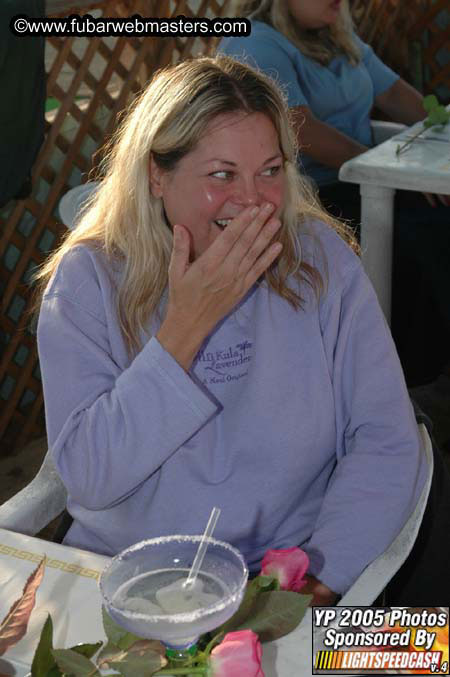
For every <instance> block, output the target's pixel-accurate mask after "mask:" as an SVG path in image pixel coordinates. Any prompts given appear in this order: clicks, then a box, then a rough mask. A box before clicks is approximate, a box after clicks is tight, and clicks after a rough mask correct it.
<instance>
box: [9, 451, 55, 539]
mask: <svg viewBox="0 0 450 677" xmlns="http://www.w3.org/2000/svg"><path fill="white" fill-rule="evenodd" d="M66 500H67V491H66V488H65V487H64V484H63V483H62V481H61V479H60V477H59V475H58V473H57V472H56V469H55V466H54V465H53V461H52V459H51V457H50V454H49V453H48V452H47V455H46V456H45V459H44V462H43V464H42V466H41V468H40V470H39V472H38V474H37V475H36V477H35V478H34V479H33V480H32V481H31V482H30V484H28V485H27V486H26V487H25V488H24V489H22V491H19V492H18V493H17V494H16V495H15V496H13V497H12V498H10V499H9V500H8V501H6V503H4V504H3V505H2V506H0V527H1V528H2V529H8V530H9V531H17V532H18V533H21V534H27V535H28V536H34V535H35V534H37V533H38V532H39V531H41V529H43V528H44V527H45V526H47V524H49V523H50V522H51V521H52V520H53V519H55V517H57V516H58V515H59V514H60V513H61V512H62V511H63V510H64V508H65V507H66Z"/></svg>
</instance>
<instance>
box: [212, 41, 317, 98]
mask: <svg viewBox="0 0 450 677" xmlns="http://www.w3.org/2000/svg"><path fill="white" fill-rule="evenodd" d="M218 52H219V53H221V54H226V55H228V56H231V57H233V58H234V59H237V60H238V61H241V62H243V63H246V64H248V65H249V66H252V67H253V68H257V69H259V70H260V71H262V72H263V73H265V74H266V75H268V76H269V77H271V78H272V79H273V80H275V82H276V83H277V85H278V86H279V87H280V88H281V90H282V91H283V92H284V94H285V96H286V98H287V103H288V106H289V108H293V107H294V106H309V104H308V101H307V99H306V97H305V95H304V93H303V91H302V89H301V86H300V83H299V80H298V76H297V71H296V69H295V65H294V62H293V60H292V57H291V55H290V54H289V53H288V51H287V50H286V49H284V48H283V46H282V45H280V44H279V43H278V42H277V41H276V40H275V39H274V38H273V37H272V36H271V35H267V36H265V35H264V36H260V35H258V36H252V35H250V36H249V37H247V38H225V40H222V42H221V43H220V45H219V49H218Z"/></svg>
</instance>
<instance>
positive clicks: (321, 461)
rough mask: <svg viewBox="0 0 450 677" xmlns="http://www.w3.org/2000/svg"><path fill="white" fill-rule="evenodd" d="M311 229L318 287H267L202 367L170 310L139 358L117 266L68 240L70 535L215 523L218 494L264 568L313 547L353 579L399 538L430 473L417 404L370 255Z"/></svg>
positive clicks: (49, 356)
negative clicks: (272, 553)
mask: <svg viewBox="0 0 450 677" xmlns="http://www.w3.org/2000/svg"><path fill="white" fill-rule="evenodd" d="M308 230H309V233H305V234H303V235H302V247H303V257H304V259H305V260H307V261H308V262H309V263H311V264H313V265H316V266H317V267H318V268H319V270H321V271H322V273H325V271H326V270H327V275H328V286H327V288H326V290H325V291H324V293H323V294H322V296H321V298H320V301H319V302H317V300H316V298H315V296H314V293H313V292H312V291H311V289H310V288H309V287H308V285H303V286H302V294H303V297H304V298H305V307H304V309H303V310H299V311H297V312H296V311H295V310H294V309H293V308H292V307H291V306H290V305H289V304H288V303H287V302H286V301H285V300H282V299H281V298H279V297H278V296H277V295H275V294H274V293H273V292H269V290H268V288H267V287H266V285H265V283H263V284H261V285H260V286H257V285H255V286H254V287H253V288H252V289H251V290H250V291H249V293H248V294H247V296H246V297H245V298H244V299H243V301H242V302H241V303H240V304H239V305H238V306H237V307H236V308H235V309H234V311H233V312H231V313H230V314H229V315H228V316H227V317H226V318H224V320H223V321H222V322H221V323H219V325H218V326H217V327H216V328H215V330H214V331H213V332H212V333H211V334H210V335H209V336H208V337H207V339H206V340H205V342H204V344H203V346H202V348H201V350H200V352H199V353H198V355H197V357H196V360H195V361H194V363H193V365H192V368H191V370H190V373H185V371H184V370H183V369H182V368H181V367H180V366H179V365H178V363H177V362H176V361H175V360H174V359H173V357H171V355H170V354H169V353H167V352H166V351H165V350H164V349H163V348H162V346H161V345H160V344H159V343H158V340H157V339H156V338H155V337H154V335H155V333H156V332H157V330H158V327H159V324H160V320H158V319H157V317H155V318H153V319H152V321H151V322H150V323H149V326H148V327H147V328H146V330H147V333H144V332H143V334H142V339H143V347H142V350H141V351H140V352H139V354H138V355H137V356H136V357H135V358H134V359H132V360H130V358H129V357H128V355H127V351H126V348H125V344H124V341H123V339H122V336H121V333H120V330H119V323H118V317H117V313H116V306H115V291H114V282H115V280H116V276H117V274H119V273H120V271H113V270H112V269H111V267H110V266H109V265H108V264H107V262H106V260H105V258H104V256H103V255H102V254H101V253H100V252H98V251H97V252H95V251H94V250H92V249H89V248H88V247H86V246H78V247H76V248H74V249H73V250H72V251H71V252H70V253H69V254H67V255H66V256H65V258H64V259H63V261H62V263H61V264H60V266H59V268H58V270H57V272H56V274H55V275H54V277H53V278H52V280H51V281H50V283H49V285H48V288H47V290H46V292H45V295H44V299H43V303H42V309H41V313H40V319H39V327H38V345H39V355H40V363H41V370H42V378H43V385H44V394H45V407H46V419H47V431H48V440H49V446H50V449H51V453H52V455H53V459H54V462H55V464H56V467H57V468H58V471H59V473H60V475H61V477H62V480H63V482H64V484H65V485H66V487H67V490H68V493H69V500H68V509H69V511H70V513H71V514H72V515H73V517H74V523H73V525H72V527H71V529H70V531H69V532H68V534H67V536H66V539H65V543H67V544H69V545H74V546H78V547H81V548H85V549H88V550H93V551H95V552H99V553H104V554H108V555H113V554H115V553H117V552H118V551H120V550H121V549H123V548H125V547H126V546H128V545H130V544H132V543H135V542H137V541H140V540H142V539H144V538H151V537H154V536H159V535H164V534H172V533H200V532H201V531H202V530H203V528H204V526H205V520H206V519H207V516H208V515H209V513H210V511H211V509H212V507H213V506H214V505H216V506H219V507H220V508H222V515H221V518H220V520H219V522H218V524H217V527H216V534H215V535H216V536H217V537H218V538H220V539H223V540H226V541H229V542H230V543H232V544H234V545H235V546H236V547H237V548H239V549H240V550H241V551H242V553H243V554H244V556H245V557H246V559H247V561H248V563H249V566H250V568H251V569H254V570H257V569H258V568H259V563H260V560H261V558H262V557H263V555H264V553H265V551H266V550H267V549H268V548H283V547H290V546H293V545H300V546H301V547H303V548H304V549H305V550H306V551H307V552H308V554H309V555H310V559H311V567H310V572H311V573H313V574H314V575H316V576H317V577H318V578H320V579H321V580H322V581H323V582H324V583H325V584H327V585H328V586H329V587H330V588H331V589H333V590H335V591H336V592H338V593H343V592H345V591H346V590H347V589H348V588H349V587H350V585H351V584H352V583H353V581H354V580H355V579H356V578H357V577H358V575H359V574H360V573H361V571H362V570H363V569H364V567H365V566H366V565H367V564H368V563H369V562H370V561H372V560H373V559H374V558H375V557H376V556H377V555H378V554H379V553H380V552H382V551H383V550H384V549H385V548H386V546H387V545H389V543H390V542H391V541H392V539H393V537H394V536H395V535H396V533H397V532H398V530H399V529H400V528H401V526H402V525H403V523H404V522H405V520H406V519H407V518H408V516H409V515H410V513H411V512H412V509H413V507H414V505H415V502H416V501H417V499H418V496H419V494H420V492H421V489H422V487H423V484H424V480H425V474H426V473H425V465H426V464H425V460H424V456H423V455H422V453H421V450H420V442H419V438H418V433H417V427H416V423H415V419H414V414H413V411H412V407H411V404H410V401H409V398H408V393H407V390H406V387H405V383H404V379H403V375H402V371H401V368H400V364H399V361H398V358H397V354H396V352H395V348H394V345H393V342H392V339H391V336H390V333H389V330H388V328H387V326H386V323H385V320H384V317H383V315H382V313H381V310H380V308H379V306H378V303H377V300H376V297H375V293H374V291H373V289H372V287H371V285H370V283H369V281H368V279H367V277H366V275H365V273H364V271H363V269H362V267H361V263H360V261H359V259H358V258H357V257H356V256H355V255H354V254H353V253H352V252H351V251H350V249H349V248H348V247H347V245H346V244H345V243H344V242H343V241H342V240H341V239H340V238H339V236H338V235H336V233H334V232H333V231H331V230H330V229H329V228H328V227H327V226H325V225H323V224H314V225H311V226H310V227H309V229H308ZM293 284H295V283H293ZM164 304H165V299H163V300H162V302H161V307H162V312H164ZM152 336H153V337H152Z"/></svg>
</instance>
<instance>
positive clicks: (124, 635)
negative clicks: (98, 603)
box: [102, 607, 142, 649]
mask: <svg viewBox="0 0 450 677" xmlns="http://www.w3.org/2000/svg"><path fill="white" fill-rule="evenodd" d="M102 618H103V629H104V630H105V635H106V636H107V638H108V640H109V641H110V642H111V644H114V646H118V647H119V648H120V649H128V648H129V647H130V646H131V645H132V644H134V643H135V642H138V641H139V640H140V639H142V638H141V637H138V636H137V635H133V633H131V632H127V631H126V630H124V629H123V628H121V627H120V625H117V623H115V622H114V621H113V619H112V618H111V616H110V615H109V614H108V612H107V611H106V609H105V607H102Z"/></svg>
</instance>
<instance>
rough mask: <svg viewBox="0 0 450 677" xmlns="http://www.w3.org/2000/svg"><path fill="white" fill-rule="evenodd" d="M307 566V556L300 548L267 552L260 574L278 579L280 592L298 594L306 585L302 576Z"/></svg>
mask: <svg viewBox="0 0 450 677" xmlns="http://www.w3.org/2000/svg"><path fill="white" fill-rule="evenodd" d="M308 566H309V558H308V555H307V554H306V552H303V550H301V549H300V548H284V549H280V550H268V551H267V552H266V554H265V555H264V557H263V560H262V562H261V574H262V575H263V576H275V577H276V578H278V580H279V582H280V587H281V589H282V590H293V591H294V592H298V591H299V590H301V589H302V588H303V586H304V585H305V584H306V580H305V579H304V578H303V576H304V575H305V573H306V571H307V569H308Z"/></svg>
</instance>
